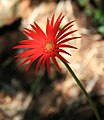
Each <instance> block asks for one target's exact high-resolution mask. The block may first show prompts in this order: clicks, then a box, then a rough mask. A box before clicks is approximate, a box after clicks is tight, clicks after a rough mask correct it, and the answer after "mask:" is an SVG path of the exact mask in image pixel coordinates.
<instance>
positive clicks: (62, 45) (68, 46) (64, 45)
mask: <svg viewBox="0 0 104 120" xmlns="http://www.w3.org/2000/svg"><path fill="white" fill-rule="evenodd" d="M57 47H66V48H74V49H77V48H76V47H74V46H72V45H66V44H61V45H58V46H57Z"/></svg>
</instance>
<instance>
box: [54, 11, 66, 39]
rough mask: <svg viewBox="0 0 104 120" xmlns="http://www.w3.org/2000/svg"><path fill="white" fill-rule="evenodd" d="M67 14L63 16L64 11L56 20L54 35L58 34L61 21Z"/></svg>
mask: <svg viewBox="0 0 104 120" xmlns="http://www.w3.org/2000/svg"><path fill="white" fill-rule="evenodd" d="M64 17H65V16H62V13H61V14H60V15H59V17H58V18H57V20H56V22H55V25H54V28H53V30H54V31H53V32H54V37H55V36H56V34H57V32H58V29H59V26H60V23H61V22H62V20H63V18H64Z"/></svg>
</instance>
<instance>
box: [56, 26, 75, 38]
mask: <svg viewBox="0 0 104 120" xmlns="http://www.w3.org/2000/svg"><path fill="white" fill-rule="evenodd" d="M73 25H74V24H72V25H70V26H68V27H67V28H62V29H61V30H60V31H59V33H58V35H57V36H56V39H58V38H59V37H60V36H61V35H62V34H63V33H65V32H66V31H67V30H68V29H70V28H71V27H73Z"/></svg>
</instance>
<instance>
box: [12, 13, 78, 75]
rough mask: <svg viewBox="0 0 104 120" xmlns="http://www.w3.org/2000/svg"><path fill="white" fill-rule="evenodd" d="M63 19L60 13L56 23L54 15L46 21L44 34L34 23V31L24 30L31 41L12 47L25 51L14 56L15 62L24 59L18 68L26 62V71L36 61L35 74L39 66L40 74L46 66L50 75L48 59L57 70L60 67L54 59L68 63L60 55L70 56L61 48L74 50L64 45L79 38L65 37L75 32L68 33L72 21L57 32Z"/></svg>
mask: <svg viewBox="0 0 104 120" xmlns="http://www.w3.org/2000/svg"><path fill="white" fill-rule="evenodd" d="M64 17H65V16H64V15H63V14H62V13H60V15H59V16H58V18H57V20H56V21H55V20H54V14H53V15H52V18H51V19H47V24H46V34H45V33H44V32H43V31H42V29H41V28H40V27H39V26H38V25H37V24H36V23H35V22H34V25H31V27H32V28H33V30H34V31H32V30H30V29H28V28H24V33H25V34H26V35H27V36H29V37H31V38H32V40H21V41H20V44H19V45H17V46H14V47H13V48H14V49H25V50H24V51H23V52H22V53H19V54H18V55H16V58H17V61H18V60H20V59H24V60H23V61H22V62H21V64H20V65H19V66H21V65H23V64H25V63H27V62H28V65H27V67H26V71H27V70H28V69H29V67H30V66H31V64H32V63H33V62H34V61H35V60H37V59H38V61H37V65H36V72H37V71H38V68H39V66H40V64H41V65H42V72H44V65H45V64H46V66H47V70H48V74H50V58H52V60H53V63H54V64H55V65H56V67H57V69H58V70H60V67H59V65H58V63H57V61H56V57H58V58H59V59H60V60H62V61H64V62H68V61H67V60H66V59H65V58H64V57H63V56H62V55H60V53H65V54H68V55H70V53H68V52H66V51H65V50H64V49H62V48H74V49H76V47H74V46H72V45H67V44H65V43H66V42H68V41H70V40H74V39H77V38H80V37H70V38H68V37H67V36H68V35H70V34H72V33H74V32H76V31H77V30H71V31H68V30H69V29H70V28H71V27H72V26H73V23H74V21H71V22H69V23H67V24H66V25H65V26H64V27H63V28H62V29H61V30H59V27H60V24H61V22H62V20H63V18H64ZM66 37H67V38H66Z"/></svg>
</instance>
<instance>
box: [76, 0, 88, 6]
mask: <svg viewBox="0 0 104 120" xmlns="http://www.w3.org/2000/svg"><path fill="white" fill-rule="evenodd" d="M89 1H90V0H77V2H78V4H79V5H80V6H81V7H84V6H85V5H86V4H87V3H88V2H89Z"/></svg>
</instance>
